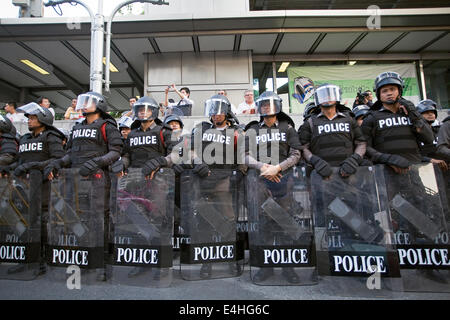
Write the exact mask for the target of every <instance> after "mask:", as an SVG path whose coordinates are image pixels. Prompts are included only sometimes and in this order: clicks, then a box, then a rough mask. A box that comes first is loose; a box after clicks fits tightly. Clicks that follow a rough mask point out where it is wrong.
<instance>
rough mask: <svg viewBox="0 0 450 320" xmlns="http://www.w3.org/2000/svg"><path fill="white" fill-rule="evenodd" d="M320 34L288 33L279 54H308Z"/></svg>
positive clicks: (281, 44)
mask: <svg viewBox="0 0 450 320" xmlns="http://www.w3.org/2000/svg"><path fill="white" fill-rule="evenodd" d="M318 36H319V33H286V34H285V35H284V37H283V40H282V41H281V43H280V46H279V47H278V51H277V53H279V54H281V53H307V52H308V50H309V48H311V46H312V45H313V43H314V41H315V40H316V39H317V37H318Z"/></svg>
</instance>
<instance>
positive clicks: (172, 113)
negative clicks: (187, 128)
mask: <svg viewBox="0 0 450 320" xmlns="http://www.w3.org/2000/svg"><path fill="white" fill-rule="evenodd" d="M182 116H184V114H183V111H181V110H180V109H179V108H177V107H171V108H167V109H166V111H165V112H164V123H165V124H169V122H171V121H177V122H178V123H179V124H180V127H181V128H183V127H184V124H183V121H182V120H181V117H182Z"/></svg>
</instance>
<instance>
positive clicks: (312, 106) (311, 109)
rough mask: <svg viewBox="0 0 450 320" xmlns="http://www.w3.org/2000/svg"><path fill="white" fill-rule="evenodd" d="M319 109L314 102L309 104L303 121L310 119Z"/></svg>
mask: <svg viewBox="0 0 450 320" xmlns="http://www.w3.org/2000/svg"><path fill="white" fill-rule="evenodd" d="M318 109H319V107H318V106H316V104H315V103H314V102H310V103H308V104H307V105H306V107H305V111H304V112H303V119H306V118H308V117H309V116H311V115H312V114H313V113H314V112H315V111H316V110H318Z"/></svg>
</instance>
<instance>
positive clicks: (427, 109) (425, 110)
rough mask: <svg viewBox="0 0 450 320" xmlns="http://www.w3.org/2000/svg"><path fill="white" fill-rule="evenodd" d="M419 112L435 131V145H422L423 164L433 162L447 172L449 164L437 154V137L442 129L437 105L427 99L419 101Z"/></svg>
mask: <svg viewBox="0 0 450 320" xmlns="http://www.w3.org/2000/svg"><path fill="white" fill-rule="evenodd" d="M416 108H417V112H419V113H420V114H421V115H422V117H423V118H424V119H425V120H426V121H427V123H428V124H429V125H430V126H431V129H432V130H433V136H434V140H433V144H427V145H425V144H424V143H423V142H421V143H420V146H419V147H420V154H421V155H422V161H423V162H431V163H435V164H437V165H439V167H440V168H441V169H442V170H447V169H448V167H447V163H446V162H445V161H444V160H442V159H441V158H440V156H439V154H438V152H437V135H438V132H439V128H440V127H441V125H440V123H439V121H438V120H437V109H438V108H437V104H436V102H434V101H433V100H430V99H426V100H422V101H419V104H418V105H417V107H416Z"/></svg>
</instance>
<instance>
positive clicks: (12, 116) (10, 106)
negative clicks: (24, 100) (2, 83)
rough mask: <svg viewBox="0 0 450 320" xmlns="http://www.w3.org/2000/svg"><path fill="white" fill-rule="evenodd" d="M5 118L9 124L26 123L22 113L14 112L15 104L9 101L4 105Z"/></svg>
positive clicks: (26, 120)
mask: <svg viewBox="0 0 450 320" xmlns="http://www.w3.org/2000/svg"><path fill="white" fill-rule="evenodd" d="M5 111H6V112H7V113H6V116H7V117H8V119H9V120H10V121H11V122H28V119H27V118H26V117H25V115H24V114H23V113H20V112H17V111H16V103H15V102H13V101H11V102H8V103H7V104H6V105H5Z"/></svg>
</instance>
